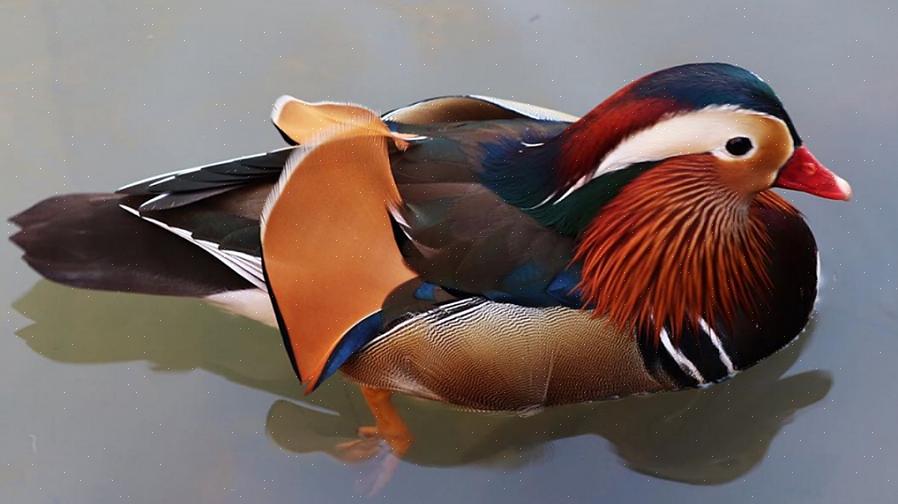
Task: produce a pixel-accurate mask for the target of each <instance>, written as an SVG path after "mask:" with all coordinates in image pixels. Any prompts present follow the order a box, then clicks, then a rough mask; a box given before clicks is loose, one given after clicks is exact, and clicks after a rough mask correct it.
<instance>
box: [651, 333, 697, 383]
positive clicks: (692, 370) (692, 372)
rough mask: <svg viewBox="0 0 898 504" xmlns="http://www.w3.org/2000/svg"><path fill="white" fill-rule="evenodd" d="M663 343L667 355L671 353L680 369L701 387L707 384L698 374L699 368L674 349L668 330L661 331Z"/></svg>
mask: <svg viewBox="0 0 898 504" xmlns="http://www.w3.org/2000/svg"><path fill="white" fill-rule="evenodd" d="M661 343H662V344H664V349H665V350H667V353H669V354H670V356H671V357H673V360H674V361H675V362H676V363H677V365H678V366H680V369H682V370H683V372H684V373H686V374H688V375H689V376H691V377H692V378H694V379H695V381H697V382H698V383H699V385H703V384H704V383H705V378H704V377H703V376H702V374H701V373H699V372H698V368H696V367H695V364H693V363H692V361H691V360H689V358H688V357H686V356H685V355H683V352H681V351H680V350H679V349H678V348H676V347H674V346H673V343H671V342H670V335H668V334H667V329H661Z"/></svg>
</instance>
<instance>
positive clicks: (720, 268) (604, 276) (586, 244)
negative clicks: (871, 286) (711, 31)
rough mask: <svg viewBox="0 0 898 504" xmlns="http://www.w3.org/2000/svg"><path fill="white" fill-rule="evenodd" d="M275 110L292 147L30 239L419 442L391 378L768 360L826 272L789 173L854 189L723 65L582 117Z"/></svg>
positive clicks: (535, 396) (464, 100) (53, 218)
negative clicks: (280, 344) (276, 336)
mask: <svg viewBox="0 0 898 504" xmlns="http://www.w3.org/2000/svg"><path fill="white" fill-rule="evenodd" d="M272 121H273V122H274V125H275V126H276V127H277V130H278V131H279V132H280V134H281V135H282V136H283V138H284V140H286V142H287V144H289V145H288V146H287V147H283V148H279V149H275V150H271V151H268V152H264V153H261V154H255V155H250V156H245V157H240V158H236V159H230V160H227V161H221V162H218V163H212V164H209V165H204V166H199V167H195V168H190V169H186V170H181V171H176V172H172V173H167V174H164V175H158V176H154V177H151V178H148V179H145V180H141V181H139V182H135V183H133V184H130V185H127V186H125V187H123V188H121V189H119V190H118V191H117V192H115V193H100V194H75V195H64V196H57V197H54V198H50V199H48V200H45V201H43V202H41V203H38V204H37V205H35V206H34V207H32V208H30V209H29V210H26V211H25V212H23V213H21V214H19V215H18V216H16V217H13V218H12V222H14V223H15V224H17V225H18V226H19V227H20V228H21V230H20V231H19V232H18V233H17V234H16V235H15V236H14V237H13V241H14V242H16V243H17V244H18V245H19V246H20V247H21V248H23V249H24V250H25V255H24V259H25V260H26V261H27V262H28V264H30V265H31V266H32V267H33V268H34V269H36V270H37V271H38V272H39V273H41V274H43V275H44V276H46V277H48V278H50V279H52V280H55V281H59V282H62V283H65V284H69V285H75V286H79V287H86V288H94V289H110V290H119V291H127V292H143V293H151V294H164V295H180V296H194V297H202V298H204V299H206V300H208V301H210V302H213V303H216V304H218V305H221V306H223V307H225V308H227V309H229V310H231V311H233V312H236V313H239V314H242V315H246V316H249V317H252V318H256V319H258V320H262V321H265V322H267V323H269V324H271V325H272V326H277V327H279V328H280V332H281V334H282V335H283V338H284V342H285V346H286V350H287V353H288V354H289V357H290V361H291V362H292V364H293V367H294V370H295V371H296V373H297V375H298V377H299V379H300V381H301V382H302V383H303V384H304V385H305V387H306V390H307V391H312V390H314V389H315V387H317V386H318V385H319V384H320V383H321V382H322V380H325V379H326V378H328V377H329V376H331V375H333V374H334V373H335V372H336V371H337V370H342V372H344V373H345V374H346V375H347V376H348V377H349V378H350V379H352V380H354V381H356V382H358V383H359V384H360V385H361V386H362V390H363V394H364V396H365V398H366V400H367V401H368V403H369V406H370V407H371V409H372V412H373V413H374V416H375V420H376V424H377V425H376V427H372V428H369V431H368V434H379V435H380V436H382V437H384V438H385V439H386V440H387V441H388V442H389V443H390V445H391V446H392V447H393V449H394V451H396V452H397V453H399V454H401V453H403V452H404V451H405V450H407V449H408V446H409V445H410V443H411V436H410V434H409V433H408V432H407V429H406V428H405V426H404V423H403V422H402V419H401V418H399V416H398V414H397V413H396V411H395V409H394V408H393V407H392V405H391V402H390V395H391V394H392V393H394V392H402V393H405V394H409V395H412V396H417V397H422V398H427V399H434V400H438V401H444V402H448V403H452V404H454V405H458V406H461V407H464V408H468V409H474V410H502V411H516V412H528V411H535V410H538V409H539V408H543V407H545V406H550V405H557V404H564V403H573V402H583V401H593V400H599V399H606V398H613V397H621V396H627V395H633V394H643V393H650V392H656V391H665V390H676V389H681V388H686V387H697V386H704V385H707V384H711V383H714V382H718V381H720V380H723V379H726V378H728V377H730V376H732V375H734V374H735V373H737V372H738V371H740V370H742V369H745V368H747V367H749V366H752V365H753V364H755V363H757V362H758V361H759V360H761V359H763V358H765V357H767V356H769V355H771V354H772V353H774V352H775V351H777V350H778V349H780V348H782V347H783V346H785V345H787V344H788V343H789V342H790V341H792V340H793V339H794V338H796V336H797V335H798V334H799V333H800V332H801V331H802V329H803V328H804V327H805V325H806V323H807V322H808V320H809V317H810V314H811V311H812V308H813V305H814V301H815V297H816V291H817V281H818V277H819V273H818V267H819V264H818V258H817V249H816V244H815V241H814V237H813V235H812V233H811V231H810V229H809V228H808V225H807V224H806V223H805V221H804V220H803V218H802V216H801V214H800V213H799V212H798V210H796V209H795V208H794V207H793V206H792V205H791V204H789V203H788V202H787V201H786V200H785V199H783V198H782V197H781V196H779V195H778V194H776V193H774V192H773V191H772V190H771V189H772V188H774V187H780V188H785V189H793V190H798V191H803V192H806V193H809V194H813V195H816V196H820V197H823V198H829V199H836V200H847V199H849V197H850V196H851V188H850V186H849V185H848V183H847V182H845V181H844V180H843V179H841V178H840V177H838V176H837V175H835V174H834V173H832V172H831V171H829V170H828V169H827V168H825V167H824V166H823V165H822V164H821V163H820V162H819V161H818V160H817V159H815V158H814V156H813V155H812V154H811V152H810V151H809V150H808V148H807V147H805V146H804V145H803V144H802V140H801V138H800V137H799V135H798V133H797V131H796V129H795V126H794V125H793V123H792V121H791V119H790V118H789V115H788V114H787V113H786V111H785V109H784V108H783V105H782V103H781V102H780V100H779V99H778V98H777V96H776V95H775V94H774V92H773V90H772V89H771V87H770V86H769V85H768V84H767V83H765V82H764V81H763V80H762V79H760V78H759V77H758V76H757V75H755V74H753V73H751V72H749V71H747V70H745V69H742V68H740V67H737V66H733V65H729V64H722V63H706V64H687V65H682V66H677V67H673V68H669V69H665V70H661V71H658V72H655V73H652V74H650V75H648V76H645V77H643V78H641V79H638V80H636V81H633V82H632V83H630V84H628V85H626V86H624V87H623V88H622V89H620V90H619V91H617V92H616V93H614V94H613V95H612V96H611V97H609V98H608V99H606V100H605V101H603V102H602V103H601V104H599V105H598V106H597V107H595V108H594V109H592V110H591V111H590V112H588V113H587V114H586V115H584V116H583V117H579V118H578V117H575V116H572V115H568V114H565V113H561V112H557V111H553V110H549V109H546V108H542V107H536V106H532V105H526V104H523V103H519V102H515V101H510V100H504V99H498V98H491V97H486V96H473V95H468V96H447V97H441V98H434V99H429V100H423V101H420V102H417V103H414V104H412V105H409V106H406V107H403V108H399V109H396V110H393V111H391V112H388V113H386V114H383V115H378V114H376V113H374V112H372V111H371V110H369V109H366V108H364V107H361V106H358V105H353V104H344V103H332V102H319V103H308V102H304V101H301V100H298V99H295V98H292V97H289V96H284V97H282V98H280V99H278V100H277V102H276V103H275V105H274V110H273V112H272Z"/></svg>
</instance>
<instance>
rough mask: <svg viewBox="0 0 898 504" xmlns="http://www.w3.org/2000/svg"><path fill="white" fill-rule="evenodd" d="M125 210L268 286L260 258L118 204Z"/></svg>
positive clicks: (265, 287)
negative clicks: (225, 247)
mask: <svg viewBox="0 0 898 504" xmlns="http://www.w3.org/2000/svg"><path fill="white" fill-rule="evenodd" d="M119 207H121V208H122V209H123V210H125V211H126V212H128V213H130V214H132V215H136V216H137V217H139V218H141V219H143V220H145V221H147V222H150V223H152V224H155V225H157V226H159V227H161V228H162V229H165V230H167V231H169V232H171V233H173V234H175V235H176V236H180V237H181V238H183V239H185V240H187V241H189V242H190V243H193V244H194V245H196V246H198V247H199V248H201V249H203V250H205V251H206V252H208V253H209V254H211V255H212V256H213V257H215V258H216V259H218V260H219V261H221V262H222V263H223V264H224V265H225V266H227V267H229V268H231V269H232V270H233V271H234V273H237V274H238V275H240V276H241V277H242V278H243V279H244V280H246V281H248V282H249V283H251V284H253V285H255V286H256V287H257V288H259V289H262V290H267V289H268V287H267V286H266V285H265V277H264V275H263V273H262V259H261V258H256V257H253V256H251V255H249V254H246V253H243V252H238V251H235V250H222V249H221V248H219V246H218V244H217V243H214V242H211V241H208V240H200V239H197V238H194V237H193V233H191V232H190V231H187V230H186V229H181V228H178V227H175V226H170V225H168V224H166V223H164V222H162V221H160V220H157V219H153V218H150V217H146V216H144V215H141V214H140V212H138V211H137V210H135V209H133V208H131V207H128V206H125V205H119Z"/></svg>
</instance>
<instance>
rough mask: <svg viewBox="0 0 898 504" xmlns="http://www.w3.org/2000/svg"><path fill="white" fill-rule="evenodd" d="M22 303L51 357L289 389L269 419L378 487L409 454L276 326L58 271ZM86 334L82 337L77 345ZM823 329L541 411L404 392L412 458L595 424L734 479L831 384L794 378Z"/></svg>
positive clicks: (28, 338) (682, 473)
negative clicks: (87, 282) (398, 455)
mask: <svg viewBox="0 0 898 504" xmlns="http://www.w3.org/2000/svg"><path fill="white" fill-rule="evenodd" d="M148 306H151V309H148ZM15 308H16V310H18V311H19V312H20V313H22V314H23V315H25V316H26V317H28V318H29V319H31V320H33V321H34V324H32V325H30V326H28V327H25V328H23V329H21V330H20V331H19V333H18V334H19V336H20V337H21V338H22V339H23V341H24V342H25V343H26V344H27V345H28V346H29V347H30V348H32V349H33V350H34V351H35V352H38V353H39V354H41V355H43V356H45V357H47V358H50V359H53V360H55V361H60V362H66V363H85V364H87V363H107V362H108V363H114V362H127V361H147V362H148V363H149V364H150V365H151V366H152V367H153V369H154V370H155V371H157V372H162V373H165V372H180V371H186V370H191V369H203V370H206V371H209V372H211V373H215V374H217V375H219V376H221V377H223V378H225V379H227V380H229V381H231V382H234V383H239V384H241V385H245V386H248V387H252V388H255V389H259V390H264V391H267V392H270V393H273V394H276V395H279V396H281V397H282V399H279V400H277V401H275V402H274V404H272V406H271V408H270V409H269V411H268V413H267V420H266V430H267V433H268V435H269V436H270V437H271V439H273V440H274V441H275V442H276V443H277V444H278V445H280V446H281V447H282V448H283V449H285V450H287V451H290V452H294V453H315V452H323V453H327V454H330V455H332V456H333V457H335V458H338V459H340V460H344V461H351V460H364V459H365V457H366V456H370V457H371V458H372V459H375V460H373V461H369V462H365V463H371V464H374V465H373V469H374V473H373V474H369V475H367V476H366V478H367V479H366V481H365V482H364V483H365V484H366V485H367V486H369V487H374V488H377V487H379V486H380V485H383V484H384V483H385V482H386V480H387V479H388V478H389V476H390V473H391V472H392V470H394V469H395V466H396V465H397V464H398V462H397V461H396V459H395V458H392V456H391V455H390V454H389V453H386V451H385V450H386V446H385V445H384V444H383V442H382V441H380V440H378V439H374V438H371V439H370V440H368V441H363V442H361V443H358V442H355V441H356V440H357V431H358V429H359V427H360V426H364V425H368V424H370V423H371V414H370V412H369V411H368V409H367V408H366V406H365V404H364V400H363V398H362V397H361V395H360V394H359V393H358V392H357V388H356V387H355V386H354V385H353V384H351V383H349V382H348V381H345V380H342V379H341V380H331V381H329V382H327V383H325V384H323V385H322V387H321V388H320V389H319V390H318V391H317V392H316V393H315V394H313V395H311V396H307V397H303V396H302V395H301V391H300V390H298V388H297V387H296V382H295V376H294V374H293V371H292V369H291V368H290V364H289V362H288V360H287V358H286V356H285V355H284V353H283V346H282V342H281V339H280V337H279V336H278V335H277V333H276V331H274V330H271V329H269V328H266V327H264V326H262V325H259V324H256V323H254V322H251V321H248V320H247V321H245V322H244V321H243V320H242V319H237V318H235V317H233V316H231V315H227V314H224V313H221V312H219V311H218V310H216V309H214V308H211V307H209V306H207V305H204V304H202V303H199V302H195V301H192V300H184V299H176V298H166V297H147V296H121V295H118V294H114V293H104V292H90V293H88V292H85V291H81V290H77V289H72V288H69V287H64V286H59V285H56V284H52V283H49V282H46V281H41V282H38V283H37V284H36V285H35V286H34V287H33V288H32V289H31V291H29V292H28V293H27V294H26V295H25V296H23V297H22V298H21V299H19V300H18V301H17V302H16V303H15ZM237 321H240V322H241V323H237ZM75 334H77V337H78V345H69V344H65V343H67V342H69V341H70V339H71V338H72V337H73V335H75ZM812 334H813V323H812V324H811V325H810V326H808V328H807V330H806V331H805V333H804V334H803V335H802V337H800V338H799V339H798V340H797V341H796V342H795V343H794V344H792V345H790V346H789V347H787V348H786V349H784V350H783V351H781V352H778V353H776V354H775V355H773V356H772V357H770V358H768V359H767V360H765V361H764V362H762V363H761V364H759V365H757V366H755V367H753V368H751V369H749V370H747V371H745V372H743V373H740V374H739V375H737V376H736V377H734V378H733V379H730V380H728V381H726V382H724V383H722V384H718V385H715V386H712V387H708V388H705V389H693V390H686V391H681V392H672V393H661V394H655V395H651V396H646V397H630V398H625V399H620V400H614V401H607V402H599V403H591V404H581V405H573V406H561V407H552V408H547V409H546V410H544V411H542V412H540V413H539V414H536V415H533V416H529V417H519V416H515V415H502V414H482V413H470V412H465V411H459V410H457V409H454V408H452V407H450V406H446V405H443V404H439V403H435V402H431V401H424V400H418V399H412V398H404V397H402V398H399V399H398V400H397V401H396V404H397V407H398V409H399V410H400V412H401V414H402V417H403V418H404V419H405V420H406V422H407V423H408V426H409V428H410V430H411V432H412V433H413V434H414V436H415V443H414V444H413V445H412V446H411V448H410V449H409V450H408V452H407V453H406V454H405V456H404V457H403V460H404V461H405V463H410V464H417V465H423V466H435V467H451V466H459V465H468V464H479V465H484V466H500V467H501V466H517V465H521V464H526V463H528V461H530V460H533V459H535V458H538V457H539V456H540V455H541V453H542V451H543V450H544V448H545V446H546V445H547V444H551V443H552V442H553V441H555V440H559V439H564V438H570V437H575V436H584V435H594V436H599V437H601V438H604V439H606V440H607V441H608V442H609V443H610V444H611V445H612V446H613V449H614V451H615V452H616V453H617V455H618V456H619V458H620V460H621V462H622V463H623V464H625V465H626V466H627V467H629V468H630V469H632V470H634V471H638V472H640V473H644V474H647V475H651V476H654V477H658V478H664V479H669V480H675V481H681V482H686V483H691V484H698V485H714V484H721V483H725V482H728V481H731V480H734V479H736V478H739V477H740V476H742V475H744V474H745V473H746V472H748V471H749V470H751V469H752V468H753V467H754V466H756V465H757V464H758V463H760V462H761V460H762V459H763V458H764V455H765V453H766V452H767V449H768V447H769V446H770V444H771V442H772V440H773V438H774V437H775V436H776V435H777V433H778V432H779V431H780V429H781V428H782V427H783V426H784V425H785V424H787V423H788V422H789V421H790V420H791V419H792V418H793V417H794V416H795V415H796V414H797V413H798V412H799V411H800V410H802V409H804V408H806V407H808V406H810V405H812V404H815V403H817V402H818V401H820V400H822V399H823V398H824V397H825V396H826V395H827V393H828V392H829V390H830V387H831V385H832V380H831V377H830V375H829V374H828V373H827V372H825V371H821V370H811V371H804V372H801V373H799V374H794V375H786V373H787V371H788V369H789V368H790V367H791V366H792V365H793V364H794V363H795V362H796V360H797V359H798V357H799V356H800V354H801V352H802V349H803V348H804V346H805V345H806V344H807V342H808V341H809V340H810V339H811V337H812ZM126 335H127V337H126ZM348 446H351V447H352V449H347V447H348Z"/></svg>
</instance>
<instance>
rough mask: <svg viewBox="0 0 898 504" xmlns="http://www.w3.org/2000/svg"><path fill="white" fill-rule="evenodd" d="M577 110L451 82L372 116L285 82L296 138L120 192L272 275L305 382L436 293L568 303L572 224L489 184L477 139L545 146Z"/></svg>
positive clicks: (144, 210)
mask: <svg viewBox="0 0 898 504" xmlns="http://www.w3.org/2000/svg"><path fill="white" fill-rule="evenodd" d="M575 119H576V118H575V117H573V116H569V115H566V114H562V113H559V112H555V111H551V110H548V109H542V108H539V107H532V106H528V105H524V104H520V103H516V102H510V101H506V100H499V99H494V98H488V97H473V96H455V97H443V98H437V99H433V100H427V101H423V102H419V103H416V104H413V105H411V106H409V107H404V108H402V109H397V110H394V111H392V112H389V113H388V114H386V115H384V116H383V120H378V118H377V116H376V115H372V113H371V112H370V111H368V110H366V109H363V108H361V107H357V106H352V105H342V104H334V103H320V104H310V103H306V102H302V101H300V100H296V99H294V98H290V97H283V98H281V99H279V100H278V102H277V103H276V104H275V108H274V111H273V113H272V120H273V122H274V124H275V126H276V127H277V128H278V130H279V131H280V132H281V134H282V135H283V136H284V138H285V139H287V141H288V142H289V143H291V144H293V145H292V146H290V147H286V148H282V149H277V150H272V151H269V152H266V153H261V154H257V155H253V156H245V157H241V158H236V159H232V160H228V161H223V162H219V163H214V164H210V165H204V166H200V167H196V168H191V169H187V170H181V171H178V172H174V173H169V174H164V175H159V176H157V177H153V178H150V179H147V180H143V181H140V182H137V183H134V184H131V185H129V186H126V187H124V188H122V189H121V190H120V191H121V192H123V193H126V194H128V195H129V197H128V198H127V199H126V200H124V201H126V204H125V205H124V206H125V207H126V209H127V210H128V211H130V212H131V213H134V214H136V215H138V216H140V217H141V218H143V219H145V220H147V221H149V222H151V223H153V224H155V225H157V226H160V227H162V228H164V229H166V230H168V231H171V232H173V233H175V234H176V235H178V236H180V237H182V238H184V239H186V240H188V241H190V242H191V243H194V244H195V245H197V246H198V247H200V248H201V249H203V250H205V251H206V252H208V253H210V254H211V255H213V256H214V257H215V258H217V259H218V260H220V261H221V262H222V263H224V264H226V265H227V266H228V267H230V268H231V269H232V270H234V271H235V272H236V273H237V274H239V275H240V276H241V277H243V278H245V279H247V280H248V281H250V282H252V283H253V284H254V285H256V286H257V287H259V288H260V289H266V288H268V289H269V291H270V293H271V294H272V299H273V301H274V303H275V305H276V307H277V308H278V311H279V314H280V320H279V322H280V324H281V329H282V333H283V334H284V336H285V340H286V342H287V346H288V350H290V351H291V359H292V360H293V362H294V366H295V367H296V369H297V372H298V373H299V374H300V376H301V378H302V379H303V381H304V382H306V383H307V385H308V387H309V389H310V390H311V389H312V388H314V386H315V385H316V384H317V383H318V382H319V381H320V380H321V379H323V378H325V377H327V376H328V375H329V374H331V373H333V372H334V371H335V370H336V369H337V368H339V366H340V365H341V364H342V363H343V362H344V361H345V360H346V359H347V358H348V357H349V356H351V355H352V353H353V352H354V351H355V350H357V349H358V348H360V347H361V346H362V345H364V344H365V343H367V342H368V341H370V339H371V338H373V337H374V336H376V335H377V334H380V333H381V332H382V331H384V330H386V329H387V328H389V327H393V326H395V325H396V324H398V323H401V322H402V321H404V320H409V319H412V318H414V317H416V316H419V315H421V314H423V313H426V312H427V311H428V310H432V309H433V308H434V306H439V305H441V304H444V303H447V302H453V301H456V300H458V299H459V298H466V297H481V296H485V297H489V298H491V299H496V300H503V301H507V302H516V303H520V304H527V305H532V306H542V305H547V304H558V297H559V296H557V295H555V296H554V297H553V296H551V295H550V296H547V295H546V291H547V287H548V288H549V289H548V290H549V292H550V293H551V292H552V290H553V289H552V285H555V287H556V288H555V289H554V290H555V291H556V292H557V293H563V294H564V293H567V291H568V290H569V288H568V287H569V282H567V283H566V282H561V283H559V282H558V274H559V271H560V270H563V269H564V267H565V266H566V264H567V261H569V258H570V248H571V244H570V239H569V238H566V237H562V236H559V235H557V234H555V233H554V232H552V231H551V230H548V229H546V228H544V227H542V226H541V225H539V224H538V223H536V222H535V221H534V220H532V219H531V218H530V217H528V216H526V215H524V214H523V213H522V212H520V210H518V209H516V208H514V207H511V206H509V205H507V204H505V203H504V202H503V201H502V199H501V198H499V197H497V196H496V195H495V194H494V193H493V192H492V191H491V190H490V189H489V188H487V187H486V186H484V185H483V183H482V181H481V176H480V174H479V172H480V170H481V161H482V159H483V156H484V153H485V149H486V148H487V147H485V146H484V145H483V142H481V141H480V140H478V138H480V139H483V138H484V135H486V136H487V137H489V136H493V137H495V139H497V140H499V139H505V140H508V141H509V142H512V143H514V144H515V145H518V144H519V143H520V141H522V140H526V142H529V145H537V144H539V143H540V141H541V139H545V138H549V137H551V136H552V135H554V134H557V132H558V131H560V130H561V129H563V128H564V127H565V126H566V124H567V122H569V121H571V120H575ZM409 146H411V148H408V147H409ZM493 154H494V155H495V154H496V153H493ZM499 154H500V156H501V153H499ZM284 166H286V167H287V169H286V170H285V169H284ZM278 178H280V180H281V183H280V184H277V185H276V184H275V182H276V181H277V180H278ZM268 195H270V197H269V198H268V199H267V201H268V205H267V206H265V208H264V209H263V205H264V202H265V201H266V197H267V196H268ZM389 208H392V209H393V216H394V218H395V220H391V218H390V216H389V213H388V209H389ZM262 215H264V217H265V219H264V221H265V224H264V225H261V224H260V216H262ZM260 236H261V239H260ZM263 257H264V268H263ZM372 265H376V267H373V268H372ZM266 274H267V276H266ZM419 276H420V277H419ZM559 285H560V286H561V287H560V288H559V287H558V286H559ZM562 297H563V296H562ZM310 313H313V314H315V315H314V316H309V314H310Z"/></svg>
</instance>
